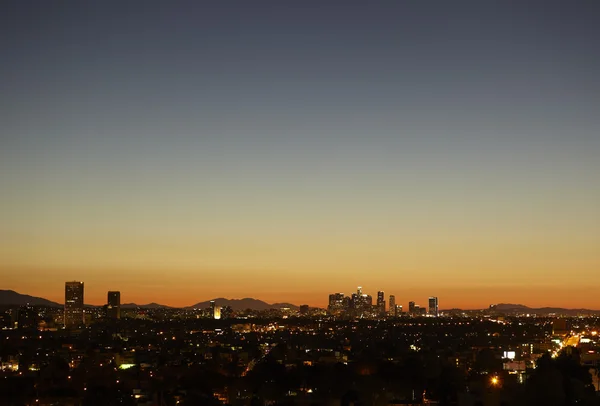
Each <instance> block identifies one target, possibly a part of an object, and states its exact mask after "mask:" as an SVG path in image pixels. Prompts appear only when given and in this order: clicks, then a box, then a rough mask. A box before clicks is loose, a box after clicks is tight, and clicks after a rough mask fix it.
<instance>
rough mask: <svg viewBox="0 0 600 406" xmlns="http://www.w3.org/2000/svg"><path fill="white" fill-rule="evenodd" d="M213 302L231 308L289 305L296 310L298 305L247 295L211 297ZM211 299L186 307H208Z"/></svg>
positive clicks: (279, 307)
mask: <svg viewBox="0 0 600 406" xmlns="http://www.w3.org/2000/svg"><path fill="white" fill-rule="evenodd" d="M213 300H214V302H215V304H216V305H217V306H219V307H225V306H229V307H231V308H232V309H233V310H246V309H252V310H269V309H281V308H283V307H289V308H290V309H293V310H296V309H298V306H296V305H293V304H290V303H273V304H269V303H267V302H263V301H262V300H258V299H252V298H249V297H246V298H243V299H225V298H223V297H220V298H217V299H213ZM210 302H211V300H207V301H205V302H200V303H196V304H195V305H193V306H189V307H188V309H204V308H207V307H210Z"/></svg>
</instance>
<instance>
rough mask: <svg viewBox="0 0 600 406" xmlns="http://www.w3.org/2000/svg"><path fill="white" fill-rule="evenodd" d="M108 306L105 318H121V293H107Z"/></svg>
mask: <svg viewBox="0 0 600 406" xmlns="http://www.w3.org/2000/svg"><path fill="white" fill-rule="evenodd" d="M107 303H108V306H107V308H106V317H107V318H109V319H120V318H121V292H116V291H114V292H108V300H107Z"/></svg>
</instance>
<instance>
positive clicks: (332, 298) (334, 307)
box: [327, 293, 344, 314]
mask: <svg viewBox="0 0 600 406" xmlns="http://www.w3.org/2000/svg"><path fill="white" fill-rule="evenodd" d="M327 310H328V311H329V313H334V314H335V313H339V312H341V311H342V310H344V294H343V293H332V294H331V295H329V305H328V306H327Z"/></svg>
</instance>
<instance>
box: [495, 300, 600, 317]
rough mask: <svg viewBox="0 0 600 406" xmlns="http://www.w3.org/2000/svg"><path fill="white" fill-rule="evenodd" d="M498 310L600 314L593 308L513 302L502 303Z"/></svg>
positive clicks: (570, 314) (540, 313) (544, 313)
mask: <svg viewBox="0 0 600 406" xmlns="http://www.w3.org/2000/svg"><path fill="white" fill-rule="evenodd" d="M495 309H496V311H498V312H501V313H519V314H522V313H529V314H539V315H548V314H550V313H554V314H562V315H566V316H577V315H579V314H600V310H591V309H565V308H562V307H540V308H534V307H529V306H525V305H521V304H511V303H500V304H497V305H496V307H495Z"/></svg>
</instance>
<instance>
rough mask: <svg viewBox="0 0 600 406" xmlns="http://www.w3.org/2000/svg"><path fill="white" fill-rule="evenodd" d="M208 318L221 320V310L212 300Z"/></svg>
mask: <svg viewBox="0 0 600 406" xmlns="http://www.w3.org/2000/svg"><path fill="white" fill-rule="evenodd" d="M210 317H212V318H213V319H220V318H221V308H220V307H218V306H217V304H216V303H215V301H214V300H211V301H210Z"/></svg>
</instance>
